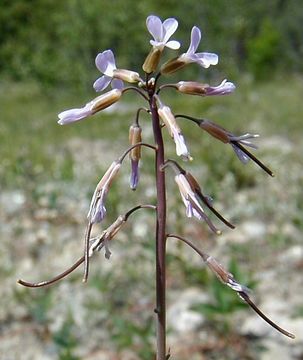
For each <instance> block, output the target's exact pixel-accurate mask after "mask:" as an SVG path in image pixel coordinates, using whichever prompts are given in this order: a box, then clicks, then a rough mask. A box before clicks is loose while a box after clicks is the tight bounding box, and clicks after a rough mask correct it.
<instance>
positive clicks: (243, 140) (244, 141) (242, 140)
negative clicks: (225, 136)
mask: <svg viewBox="0 0 303 360" xmlns="http://www.w3.org/2000/svg"><path fill="white" fill-rule="evenodd" d="M257 137H259V134H249V133H247V134H244V135H240V136H234V135H230V136H229V140H230V144H231V146H232V148H233V149H234V152H235V153H236V155H237V156H238V158H239V160H240V161H241V162H242V163H243V164H247V163H248V161H249V160H250V157H249V156H248V155H247V154H246V153H245V152H244V151H242V150H241V149H240V148H239V146H237V145H236V144H235V143H234V142H236V143H238V144H241V145H245V146H248V147H250V148H252V149H257V148H258V147H257V145H255V144H253V143H252V142H251V141H248V140H249V139H255V138H257Z"/></svg>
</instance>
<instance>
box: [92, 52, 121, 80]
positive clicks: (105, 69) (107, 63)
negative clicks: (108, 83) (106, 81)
mask: <svg viewBox="0 0 303 360" xmlns="http://www.w3.org/2000/svg"><path fill="white" fill-rule="evenodd" d="M95 64H96V66H97V68H98V70H99V71H101V72H102V73H103V74H105V75H107V76H111V77H112V76H113V70H114V69H116V62H115V56H114V54H113V52H112V51H111V50H105V51H103V52H102V53H99V54H98V55H97V56H96V59H95Z"/></svg>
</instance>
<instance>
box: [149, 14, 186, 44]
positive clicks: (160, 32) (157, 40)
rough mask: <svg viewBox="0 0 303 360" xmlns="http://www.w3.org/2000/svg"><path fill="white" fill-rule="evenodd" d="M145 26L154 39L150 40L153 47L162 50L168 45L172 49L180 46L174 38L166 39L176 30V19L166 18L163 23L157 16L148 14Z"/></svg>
mask: <svg viewBox="0 0 303 360" xmlns="http://www.w3.org/2000/svg"><path fill="white" fill-rule="evenodd" d="M146 26H147V29H148V31H149V32H150V34H151V35H152V36H153V38H154V40H150V43H151V45H152V46H153V47H154V48H158V49H160V50H162V49H163V48H164V47H168V48H170V49H173V50H177V49H179V48H180V43H179V42H178V41H176V40H171V41H168V40H169V38H170V37H171V36H172V35H173V33H174V32H175V31H176V30H177V27H178V21H177V20H176V19H174V18H169V19H166V20H165V21H164V22H163V24H162V21H161V20H160V18H158V16H154V15H150V16H148V18H147V19H146Z"/></svg>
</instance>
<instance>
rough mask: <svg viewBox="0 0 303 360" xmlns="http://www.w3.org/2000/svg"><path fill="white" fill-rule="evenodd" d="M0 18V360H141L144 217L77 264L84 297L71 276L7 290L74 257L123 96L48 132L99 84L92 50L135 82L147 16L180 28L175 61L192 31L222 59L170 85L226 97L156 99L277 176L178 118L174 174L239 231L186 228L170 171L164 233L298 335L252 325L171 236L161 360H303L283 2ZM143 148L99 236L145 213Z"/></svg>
mask: <svg viewBox="0 0 303 360" xmlns="http://www.w3.org/2000/svg"><path fill="white" fill-rule="evenodd" d="M0 6H1V8H0V76H1V81H0V109H1V116H0V144H1V145H0V154H1V161H0V185H1V193H0V281H1V287H0V293H1V297H0V323H1V326H0V357H1V358H3V359H13V360H15V359H16V360H17V359H22V360H27V359H28V360H36V359H37V360H41V359H44V360H54V359H60V360H76V359H85V360H96V359H98V360H100V359H106V360H109V359H110V360H120V359H122V360H134V359H136V360H137V359H140V360H142V359H143V360H145V359H146V360H150V359H151V358H152V354H153V350H154V336H155V334H154V323H153V308H154V298H153V297H154V280H153V276H154V239H153V233H152V231H151V229H152V228H153V225H154V218H153V216H152V214H149V213H138V214H136V216H134V217H133V218H132V219H131V221H130V223H129V224H128V225H127V226H126V228H125V231H123V232H121V233H120V234H119V236H117V238H116V240H115V242H113V244H112V247H111V250H112V252H113V256H112V258H111V260H110V261H109V262H108V261H106V260H105V259H104V258H103V254H99V256H98V255H97V256H96V257H95V258H94V259H93V261H92V265H91V276H90V279H89V282H88V284H87V285H86V286H84V285H83V284H82V283H81V271H78V272H75V273H74V275H72V276H71V277H70V278H68V279H66V280H65V281H62V282H60V283H59V284H57V285H55V286H53V287H51V288H47V289H38V290H37V289H36V290H28V289H24V288H21V287H19V286H17V285H16V283H15V281H16V279H18V278H20V277H22V278H25V279H26V280H30V281H31V280H32V281H36V280H37V281H38V280H42V279H47V278H50V277H51V276H53V275H54V274H57V273H58V272H60V271H62V270H63V269H65V268H66V267H67V266H68V265H70V264H71V263H72V262H73V261H74V260H75V259H76V258H78V256H80V254H81V253H82V250H83V245H82V240H83V239H82V237H83V233H84V226H85V221H86V214H87V209H88V206H89V201H90V197H91V195H92V192H93V190H94V187H95V184H96V182H97V181H98V179H99V178H100V176H101V175H102V174H103V173H104V171H105V170H106V169H107V167H108V165H109V164H110V163H111V162H112V161H113V160H114V159H115V158H116V157H117V156H118V155H119V154H120V153H121V151H122V150H123V149H124V148H125V147H126V146H127V143H128V127H129V125H130V124H131V123H132V122H133V120H134V115H135V106H136V101H137V97H135V96H131V95H130V94H127V95H125V96H123V99H122V100H121V101H120V102H119V104H118V106H117V107H113V109H112V110H110V111H108V112H107V111H106V112H102V114H100V115H96V116H94V117H92V118H90V119H87V120H85V121H83V122H79V123H76V124H73V125H70V126H64V127H61V126H58V124H57V123H56V120H57V113H59V112H60V111H62V110H65V109H68V108H71V107H78V106H80V105H82V104H84V103H86V102H87V101H88V100H89V99H91V98H92V97H94V96H95V93H94V91H93V89H92V86H91V84H92V82H93V81H94V80H95V79H96V78H97V77H98V76H99V74H98V71H97V70H96V68H95V64H94V59H95V56H96V54H97V53H98V52H100V51H103V50H105V49H108V48H111V49H113V50H114V53H115V54H116V59H117V63H118V65H119V67H125V68H131V69H134V70H139V71H140V69H141V64H142V62H143V60H144V58H145V56H146V54H147V53H148V51H149V47H150V45H149V42H148V41H149V39H150V35H149V34H148V32H147V30H146V27H145V19H146V17H147V16H148V15H149V14H152V13H153V14H156V15H159V16H160V17H161V18H162V19H165V18H167V17H176V18H177V19H178V20H179V23H180V25H179V29H178V31H177V33H176V34H175V36H174V38H176V39H178V40H180V41H181V43H182V50H186V49H187V46H188V42H189V34H190V30H191V27H192V26H193V25H197V26H199V27H200V28H201V29H202V31H203V40H202V42H201V44H200V47H199V50H201V51H212V52H215V53H218V54H219V56H220V62H219V64H218V66H216V67H211V68H210V69H208V70H204V69H200V68H198V67H197V66H195V65H193V66H189V67H188V69H186V70H184V71H183V70H182V72H181V71H180V72H179V73H178V74H177V75H176V76H177V78H178V79H182V80H187V79H193V78H194V79H199V80H201V81H209V82H211V83H212V84H217V83H218V82H220V81H221V80H222V79H223V78H228V80H230V81H233V82H235V83H236V85H237V90H236V91H235V93H234V94H233V95H232V96H226V97H220V98H199V97H191V96H182V97H181V96H180V95H178V94H175V93H174V92H173V91H172V90H171V89H169V90H167V92H166V93H164V91H163V99H164V101H165V103H168V104H171V106H172V108H173V110H174V111H176V112H182V113H188V114H189V113H190V114H193V115H196V116H198V117H200V116H203V117H205V118H209V119H211V120H213V121H215V122H218V123H220V124H221V125H223V126H224V127H226V128H227V129H229V130H231V131H233V132H234V133H236V134H242V133H245V132H251V133H260V134H261V137H260V139H259V140H258V141H257V143H258V145H259V147H260V149H259V150H258V151H257V152H256V155H257V156H258V157H260V158H261V159H262V160H263V161H264V162H265V163H266V164H267V165H269V166H270V167H271V168H272V169H273V170H274V172H275V174H276V177H275V178H274V179H269V178H268V176H266V174H263V173H262V172H261V170H259V169H258V168H257V167H256V166H255V165H254V164H251V163H249V164H247V165H246V166H244V165H243V164H241V163H240V162H239V161H238V159H237V158H236V156H235V154H234V153H233V151H232V149H231V148H229V147H228V145H224V144H220V143H218V142H216V141H215V140H214V139H210V138H208V137H207V136H206V134H204V133H200V132H197V131H196V128H194V127H193V126H192V124H187V123H186V122H182V123H181V121H182V120H180V126H182V129H183V131H184V134H185V137H186V139H187V143H188V145H189V147H190V150H191V153H192V155H193V157H194V161H193V162H192V163H190V164H186V167H187V169H189V170H190V171H192V172H193V173H194V174H195V176H196V177H197V178H198V179H199V182H200V183H201V185H202V189H203V191H204V192H205V193H206V194H209V195H211V196H213V197H214V201H215V205H216V206H217V207H218V209H220V210H222V212H223V214H224V215H225V216H226V217H227V218H228V219H230V220H231V221H233V222H234V223H235V224H236V225H237V228H236V230H234V231H231V230H229V229H224V227H223V226H222V230H223V231H224V233H223V235H222V236H221V237H219V238H218V237H214V236H212V235H211V234H210V233H209V232H208V230H207V228H206V226H204V224H203V223H202V224H201V223H199V222H195V221H193V220H189V219H186V218H185V216H184V208H183V204H182V202H181V200H180V198H179V195H178V194H177V189H176V186H175V184H174V181H173V178H172V176H171V174H168V177H167V182H168V200H169V213H168V224H169V231H174V232H180V233H181V234H183V235H184V236H186V237H188V238H190V239H191V240H192V241H194V242H196V244H197V246H199V247H201V248H203V249H204V250H205V251H207V252H208V253H210V254H212V255H214V256H215V257H217V258H218V259H220V261H221V262H222V263H223V264H224V265H226V266H229V269H230V270H231V271H232V272H233V273H234V274H235V275H236V277H237V279H239V281H241V282H243V283H245V284H247V285H248V286H249V287H250V288H252V289H253V290H254V292H253V297H254V299H255V300H256V301H257V302H258V304H259V305H260V307H261V308H262V309H264V310H266V312H267V313H268V314H269V315H271V317H272V318H273V319H274V320H276V321H277V322H279V323H282V325H283V326H285V327H286V328H287V329H288V330H290V331H293V332H295V333H296V335H297V340H295V341H294V342H290V341H288V340H284V339H281V337H280V336H279V335H277V334H275V333H274V332H273V331H272V330H269V328H268V327H267V326H263V323H262V322H261V320H259V319H258V318H256V316H255V315H254V314H252V313H251V312H250V310H249V309H247V307H243V304H242V303H241V301H240V300H239V299H238V298H237V296H236V295H235V294H233V293H232V292H231V291H229V289H225V288H224V287H223V286H222V284H220V283H219V282H218V281H217V279H215V278H214V277H212V276H211V274H209V272H207V271H206V269H205V267H204V265H203V264H202V263H201V262H200V259H198V258H197V257H195V256H194V255H193V253H192V252H191V251H189V249H187V248H186V247H184V246H181V245H180V244H179V245H178V244H177V243H174V242H173V241H174V240H172V243H169V244H168V257H167V261H168V267H169V269H168V279H167V283H168V288H169V290H168V305H169V308H168V309H169V312H168V313H169V316H168V318H169V319H168V320H169V327H170V328H169V344H170V346H171V352H172V354H173V357H172V359H174V360H183V359H185V358H190V359H192V360H202V359H207V360H209V359H210V360H213V359H214V360H220V359H224V360H225V359H228V360H238V359H245V360H254V359H258V360H260V359H262V360H263V359H264V360H267V359H273V358H275V359H276V360H280V359H281V360H284V359H293V360H295V359H300V358H302V356H303V347H302V343H303V340H302V334H303V321H302V319H303V316H302V315H303V311H302V291H300V289H302V288H303V283H302V281H303V279H302V276H300V272H302V268H303V259H302V239H301V233H302V230H303V220H302V219H303V206H302V202H303V197H302V185H303V182H302V172H301V169H302V165H303V163H302V156H301V154H302V151H303V140H302V114H303V102H302V94H303V76H302V70H303V65H302V55H303V31H302V23H303V21H302V20H303V12H302V9H301V7H300V4H299V2H298V1H296V0H288V1H286V0H269V1H266V2H265V1H261V0H255V1H244V0H233V1H228V0H205V1H203V2H201V1H195V0H187V1H177V0H167V1H163V0H162V1H160V0H154V1H147V0H143V1H132V0H111V1H105V0H90V1H81V0H65V1H61V0H42V1H40V0H31V1H30V0H14V1H12V0H0ZM165 56H175V54H174V53H172V52H169V51H167V53H166V55H165ZM148 120H149V119H148V117H147V116H143V118H142V125H143V127H144V132H143V136H144V140H145V141H152V137H151V131H150V124H149V121H148ZM165 136H166V135H165ZM166 142H167V152H168V154H169V156H171V157H175V154H174V144H173V142H172V141H171V139H170V138H169V137H168V136H166ZM143 152H144V160H143V162H142V169H141V170H142V171H141V174H142V175H141V179H140V186H139V188H138V189H137V191H136V192H130V191H127V190H126V189H127V187H128V180H129V167H128V164H127V162H126V163H125V165H124V167H123V169H122V171H121V174H120V177H119V179H118V180H117V181H116V182H115V183H114V185H113V188H112V189H111V191H110V193H109V198H108V204H109V212H108V216H107V218H106V220H105V223H104V226H106V225H108V224H109V223H110V221H112V220H113V219H114V218H115V217H116V216H117V215H118V214H120V213H123V212H125V211H126V210H127V209H128V207H129V206H133V205H135V204H137V203H138V202H142V201H146V202H153V201H154V196H155V193H154V183H153V179H152V177H151V174H152V173H153V163H152V162H151V161H152V156H151V154H150V152H149V151H147V150H144V151H143ZM142 199H144V200H142ZM130 204H131V205H130ZM213 220H214V221H215V222H216V219H213ZM102 225H103V224H102ZM220 228H221V227H220ZM298 274H299V275H298ZM197 319H198V322H197V323H195V321H196V320H197ZM195 324H196V325H195ZM8 354H9V356H8ZM135 354H137V355H135Z"/></svg>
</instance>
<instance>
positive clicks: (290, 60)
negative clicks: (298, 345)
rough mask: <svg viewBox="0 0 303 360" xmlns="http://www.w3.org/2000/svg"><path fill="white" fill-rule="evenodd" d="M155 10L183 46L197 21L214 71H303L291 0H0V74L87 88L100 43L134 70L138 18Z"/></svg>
mask: <svg viewBox="0 0 303 360" xmlns="http://www.w3.org/2000/svg"><path fill="white" fill-rule="evenodd" d="M154 12H157V13H158V14H161V16H162V18H166V17H169V16H172V17H176V18H177V19H178V20H179V22H180V27H179V29H178V32H177V35H176V36H177V37H178V39H180V40H181V41H182V42H183V44H187V42H188V38H189V32H190V29H191V27H192V26H193V24H196V25H198V26H201V28H202V30H203V33H204V37H203V42H202V44H201V49H205V50H211V51H213V52H216V53H218V54H219V55H220V57H221V62H220V65H219V67H218V71H221V72H223V73H225V74H231V73H233V74H239V72H241V71H249V72H250V73H251V74H252V75H253V76H254V77H256V78H261V79H262V78H263V79H264V78H267V77H268V76H272V75H273V74H274V73H275V72H276V71H278V70H282V71H285V72H289V71H298V70H299V71H300V70H302V68H303V65H302V57H303V45H302V44H303V41H302V40H303V33H302V23H303V12H302V11H298V2H297V1H296V0H269V1H266V2H265V1H262V0H255V1H245V0H233V1H232V2H230V1H227V0H213V1H204V2H203V3H200V2H199V1H195V0H188V1H186V2H185V1H175V0H166V1H161V0H155V1H153V2H150V1H138V2H134V1H133V0H112V1H105V0H91V1H82V0H65V1H60V0H43V1H40V0H31V1H28V0H14V1H11V0H2V1H1V13H0V73H1V76H3V75H8V76H9V77H10V78H13V79H17V80H25V79H29V78H30V79H32V78H34V79H37V80H38V81H43V83H44V84H56V86H66V85H68V86H73V87H77V86H81V87H83V86H84V87H87V83H88V81H87V79H92V78H93V77H94V73H95V66H94V61H93V60H94V58H95V56H96V54H97V53H98V52H99V51H100V50H102V49H107V48H111V49H113V50H114V52H115V54H116V55H117V58H118V59H119V66H120V67H126V68H133V67H134V68H137V67H138V66H140V65H141V62H142V58H143V57H144V56H145V54H146V53H147V51H148V49H149V44H148V42H147V41H146V40H147V39H146V37H145V36H142V34H143V33H144V32H145V31H146V30H145V22H144V21H142V19H144V18H146V16H147V14H150V13H154ZM184 15H185V16H184ZM184 47H186V45H184Z"/></svg>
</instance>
